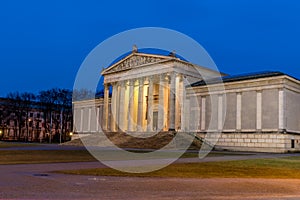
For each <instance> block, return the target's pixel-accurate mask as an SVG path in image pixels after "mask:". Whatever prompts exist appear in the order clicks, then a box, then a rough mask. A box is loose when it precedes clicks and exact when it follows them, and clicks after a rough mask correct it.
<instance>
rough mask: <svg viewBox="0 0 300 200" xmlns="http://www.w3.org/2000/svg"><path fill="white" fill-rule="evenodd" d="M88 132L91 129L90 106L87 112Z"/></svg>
mask: <svg viewBox="0 0 300 200" xmlns="http://www.w3.org/2000/svg"><path fill="white" fill-rule="evenodd" d="M88 115H89V116H88V132H90V131H91V118H92V108H89V112H88Z"/></svg>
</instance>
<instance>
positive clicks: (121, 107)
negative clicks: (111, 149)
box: [119, 81, 127, 131]
mask: <svg viewBox="0 0 300 200" xmlns="http://www.w3.org/2000/svg"><path fill="white" fill-rule="evenodd" d="M120 87H121V88H120V99H119V128H120V129H121V130H122V131H126V118H127V116H126V113H125V109H126V108H125V89H126V88H125V82H124V81H122V82H121V86H120Z"/></svg>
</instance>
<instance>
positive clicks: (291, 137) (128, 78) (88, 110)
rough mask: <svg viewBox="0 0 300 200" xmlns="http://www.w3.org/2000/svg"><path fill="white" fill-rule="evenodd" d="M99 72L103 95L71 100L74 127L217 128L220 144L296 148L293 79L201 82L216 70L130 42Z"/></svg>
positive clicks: (299, 89)
mask: <svg viewBox="0 0 300 200" xmlns="http://www.w3.org/2000/svg"><path fill="white" fill-rule="evenodd" d="M102 75H103V76H104V98H99V99H95V100H85V101H77V102H73V104H74V122H75V130H74V131H75V132H77V133H93V132H97V131H106V132H116V133H117V132H121V131H122V132H126V133H129V132H137V133H146V134H147V133H149V134H150V133H151V132H166V131H172V132H174V131H175V132H183V133H184V132H193V133H196V134H197V135H198V136H199V137H201V138H205V139H208V140H209V138H208V137H210V136H214V134H209V133H221V135H219V136H218V138H217V140H218V141H217V143H216V147H219V148H222V149H230V150H240V151H262V152H288V151H299V150H300V117H299V113H300V103H299V102H300V81H299V80H297V79H295V78H293V77H291V76H288V75H286V74H283V73H280V72H261V73H252V74H244V75H239V76H227V75H225V74H221V76H222V78H221V79H218V80H222V83H220V82H218V81H210V82H207V83H206V82H204V80H203V77H202V75H205V76H206V77H217V76H220V74H219V73H218V72H216V71H213V70H210V69H207V68H205V67H201V66H197V65H194V64H192V63H189V62H187V61H184V60H182V59H180V58H178V57H176V56H175V55H174V53H171V54H170V55H168V56H163V55H155V54H146V53H139V52H137V49H136V48H134V49H133V51H132V53H131V54H130V55H128V56H126V57H125V58H123V59H122V60H120V61H118V62H117V63H115V64H113V65H112V66H110V67H108V68H106V69H105V70H103V71H102ZM211 80H213V79H211ZM110 93H111V96H110Z"/></svg>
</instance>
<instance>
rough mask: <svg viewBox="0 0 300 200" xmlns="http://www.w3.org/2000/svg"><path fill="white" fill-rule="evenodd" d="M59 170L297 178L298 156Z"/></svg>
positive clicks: (299, 160) (173, 175)
mask: <svg viewBox="0 0 300 200" xmlns="http://www.w3.org/2000/svg"><path fill="white" fill-rule="evenodd" d="M59 173H67V174H79V175H95V176H134V177H179V178H292V179H299V178H300V157H286V158H275V159H253V160H242V161H224V162H206V163H185V164H172V165H170V166H168V167H166V168H164V169H161V170H158V171H155V172H151V173H145V174H130V173H123V172H119V171H116V170H114V169H110V168H97V169H84V170H66V171H60V172H59Z"/></svg>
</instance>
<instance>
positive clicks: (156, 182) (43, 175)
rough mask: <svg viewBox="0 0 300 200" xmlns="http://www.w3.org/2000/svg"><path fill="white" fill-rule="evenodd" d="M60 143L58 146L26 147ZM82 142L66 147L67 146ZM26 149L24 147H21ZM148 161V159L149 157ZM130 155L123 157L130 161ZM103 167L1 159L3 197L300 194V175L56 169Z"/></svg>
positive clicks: (268, 196) (258, 196)
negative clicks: (242, 176)
mask: <svg viewBox="0 0 300 200" xmlns="http://www.w3.org/2000/svg"><path fill="white" fill-rule="evenodd" d="M27 148H30V149H34V148H40V149H44V148H48V149H58V148H59V149H61V148H62V147H58V146H48V147H46V146H45V147H40V146H39V147H27ZM68 148H70V149H77V148H81V147H72V148H71V147H63V149H68ZM23 149H24V148H23ZM290 155H297V154H252V155H248V154H245V155H238V156H237V155H235V156H219V157H207V158H205V159H204V160H199V159H198V158H184V159H180V160H178V161H177V162H207V161H221V160H240V159H249V158H272V157H282V156H290ZM145 162H146V161H145ZM129 163H130V161H127V162H124V164H126V165H128V164H129ZM96 167H105V166H104V165H102V164H101V163H99V162H78V163H56V164H20V165H0V199H166V200H167V199H172V200H174V199H299V197H300V190H299V188H300V180H297V179H296V180H295V179H240V178H205V179H193V178H139V177H109V176H83V175H65V174H57V173H53V171H57V170H67V169H86V168H96Z"/></svg>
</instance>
